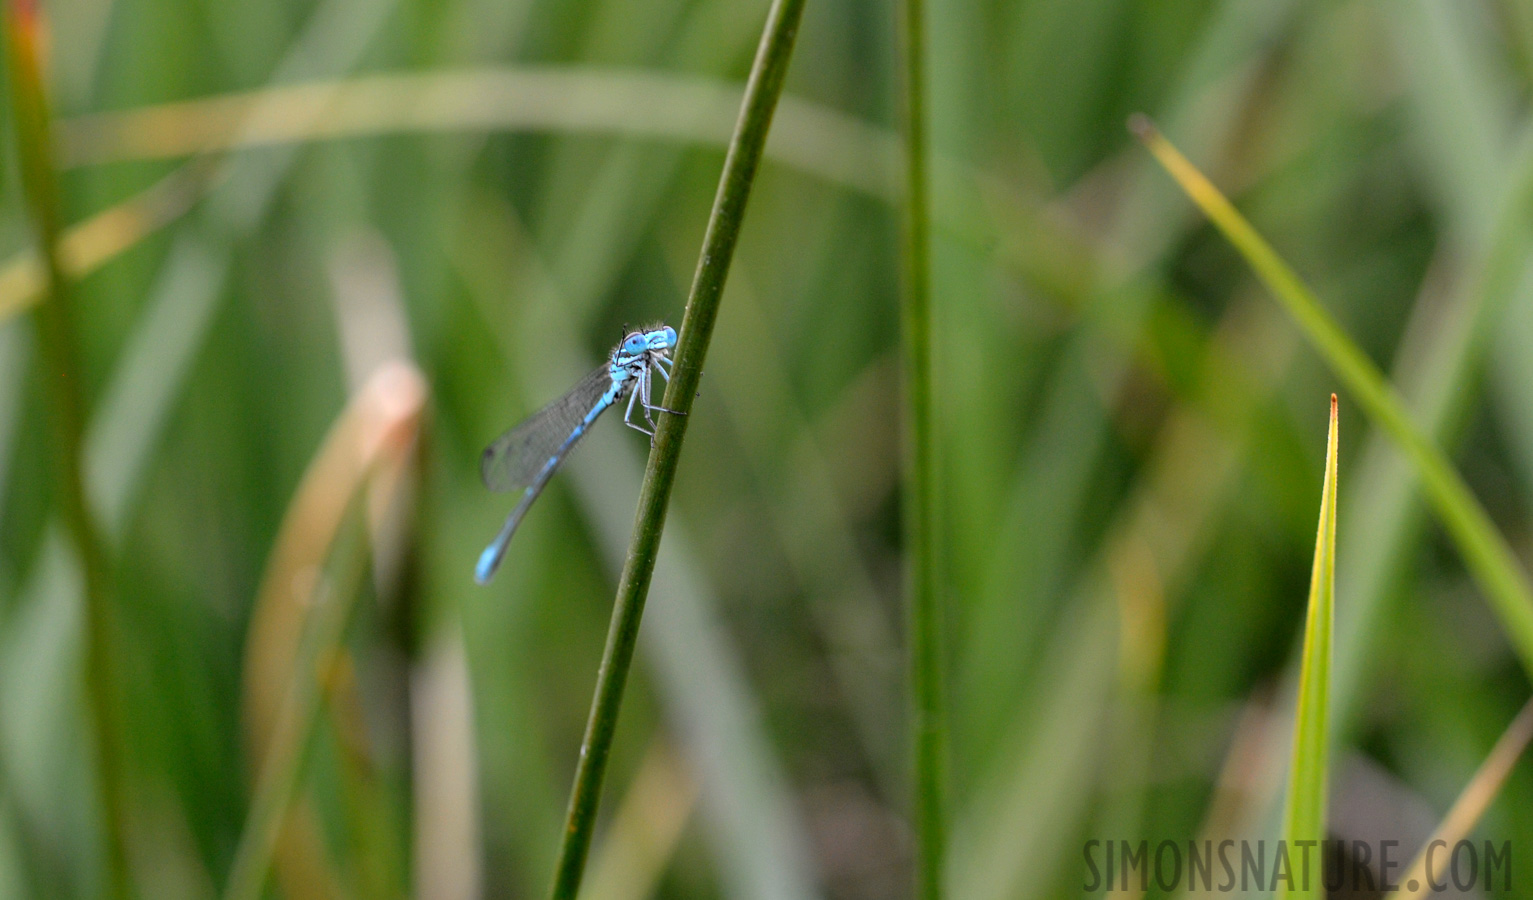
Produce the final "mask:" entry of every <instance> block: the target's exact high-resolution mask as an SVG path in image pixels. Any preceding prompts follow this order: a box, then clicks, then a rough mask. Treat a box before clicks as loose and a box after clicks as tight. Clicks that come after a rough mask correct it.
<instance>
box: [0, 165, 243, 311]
mask: <svg viewBox="0 0 1533 900" xmlns="http://www.w3.org/2000/svg"><path fill="white" fill-rule="evenodd" d="M211 162H212V161H211V160H209V159H200V160H194V161H192V162H189V163H187V164H186V165H184V166H182V167H181V168H179V169H176V170H175V171H174V172H171V173H170V174H169V175H166V176H165V177H164V178H162V179H160V180H159V181H157V182H155V183H154V184H152V185H150V186H149V187H147V188H145V189H144V190H142V191H140V192H139V193H137V194H134V195H133V196H132V197H129V198H128V199H126V200H124V201H122V202H121V203H118V204H116V205H115V206H110V207H108V208H106V209H104V210H102V211H101V212H99V213H97V214H95V215H94V216H91V217H90V218H89V219H86V220H85V221H83V222H81V223H79V224H78V225H75V226H73V227H71V228H68V229H65V231H64V234H63V235H62V236H61V237H60V239H59V262H60V263H61V264H62V265H63V268H64V274H65V275H67V276H69V277H70V278H72V279H80V278H84V277H85V276H86V275H89V274H90V273H92V272H94V271H96V269H98V268H100V267H101V266H102V265H103V264H104V263H106V262H107V261H109V260H111V259H112V258H113V257H115V256H117V255H118V254H119V253H122V252H123V251H124V250H127V249H128V248H130V247H132V246H133V245H135V244H137V243H138V242H139V241H141V240H143V239H144V238H146V237H148V236H149V235H151V234H153V233H154V232H156V231H158V230H160V229H161V228H164V227H165V226H166V225H169V224H170V223H171V222H174V221H175V220H176V219H179V218H180V217H181V216H183V215H185V214H186V212H187V211H188V210H190V209H191V208H192V205H193V204H194V203H196V202H197V200H198V199H200V198H201V197H202V196H203V195H204V194H205V193H206V192H207V190H208V189H209V188H210V187H211V186H212V185H213V183H214V182H215V181H216V179H215V178H214V176H213V171H214V166H213V165H212V164H211ZM43 283H44V276H43V268H42V261H41V260H39V259H38V257H37V251H36V250H30V249H29V250H23V251H22V252H20V253H17V254H16V255H15V256H12V257H11V258H10V259H8V260H6V261H5V262H4V263H3V264H0V322H4V321H5V320H6V319H9V318H10V317H11V316H14V315H16V314H18V313H21V312H23V311H25V310H26V309H27V308H28V307H30V306H31V305H32V304H33V303H35V302H37V298H38V297H39V296H41V294H42V290H43Z"/></svg>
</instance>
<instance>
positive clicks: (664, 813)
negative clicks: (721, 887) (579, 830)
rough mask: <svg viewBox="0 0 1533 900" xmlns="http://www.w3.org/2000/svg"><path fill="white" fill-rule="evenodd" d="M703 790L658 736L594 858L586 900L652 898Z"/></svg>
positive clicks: (585, 892) (669, 747)
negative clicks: (700, 790) (699, 793)
mask: <svg viewBox="0 0 1533 900" xmlns="http://www.w3.org/2000/svg"><path fill="white" fill-rule="evenodd" d="M700 787H701V786H700V785H699V784H698V782H697V778H696V777H695V776H694V775H693V774H692V772H691V771H689V770H688V768H687V766H686V764H685V762H684V761H683V760H682V759H680V758H679V757H678V756H677V755H676V751H675V750H674V749H673V748H672V747H671V746H670V744H669V743H668V742H667V741H666V740H665V738H664V737H658V738H656V739H655V740H654V741H653V742H652V743H651V744H650V745H649V750H648V751H647V752H646V753H645V754H644V762H643V763H642V764H641V765H640V767H639V771H638V774H636V775H635V776H634V779H633V784H632V786H631V787H629V789H628V793H627V794H625V795H624V796H623V801H622V802H621V803H619V804H618V807H617V812H616V813H615V814H614V815H613V817H612V824H611V825H609V826H608V827H607V834H606V836H605V837H604V838H603V839H602V841H601V843H600V844H599V845H598V846H597V848H596V850H595V852H594V853H592V855H591V867H590V874H589V875H588V876H587V877H586V884H585V887H583V888H581V891H580V896H581V898H582V900H645V898H647V897H651V896H653V895H654V891H655V887H656V886H657V885H658V884H659V882H660V876H661V875H664V874H665V868H666V866H667V865H668V864H669V863H670V861H671V857H672V856H673V855H674V854H675V852H676V846H677V844H679V843H680V842H681V836H682V833H683V831H684V830H685V829H686V825H687V822H689V821H691V819H692V812H693V810H694V808H695V807H696V806H697V795H698V791H699V789H700Z"/></svg>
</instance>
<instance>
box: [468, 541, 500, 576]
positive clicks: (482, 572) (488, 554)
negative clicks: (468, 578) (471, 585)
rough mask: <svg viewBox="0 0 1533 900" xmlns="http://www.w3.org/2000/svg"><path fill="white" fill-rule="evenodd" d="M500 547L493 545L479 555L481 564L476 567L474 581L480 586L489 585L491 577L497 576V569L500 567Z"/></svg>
mask: <svg viewBox="0 0 1533 900" xmlns="http://www.w3.org/2000/svg"><path fill="white" fill-rule="evenodd" d="M499 549H500V548H499V547H497V546H495V545H494V544H491V545H490V546H488V547H486V548H484V552H483V553H481V554H479V564H478V565H476V566H474V580H475V581H477V582H479V583H480V584H488V583H489V582H490V576H491V575H494V574H495V569H496V567H497V566H499V565H500V553H499V552H498V551H499Z"/></svg>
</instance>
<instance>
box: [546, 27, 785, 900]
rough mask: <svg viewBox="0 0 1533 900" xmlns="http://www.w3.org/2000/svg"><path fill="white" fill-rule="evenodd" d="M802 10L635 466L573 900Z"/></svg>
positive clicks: (573, 870) (703, 261) (781, 31)
mask: <svg viewBox="0 0 1533 900" xmlns="http://www.w3.org/2000/svg"><path fill="white" fill-rule="evenodd" d="M803 12H804V0H772V7H771V9H770V10H769V11H768V12H767V20H766V25H765V27H764V28H763V30H762V34H761V43H760V45H759V46H758V47H757V49H756V59H755V62H754V63H753V64H752V65H751V73H750V79H749V80H748V81H747V82H746V86H745V97H744V98H743V100H742V101H741V107H740V118H739V120H738V121H737V122H736V123H735V133H734V136H733V137H732V138H731V139H730V141H729V151H728V155H727V156H726V157H725V159H724V171H723V172H722V173H721V174H720V176H719V189H718V193H717V194H716V195H715V196H714V199H713V211H712V213H711V214H710V215H709V217H708V230H707V233H706V234H705V235H704V236H703V248H702V254H701V255H700V256H699V257H698V262H697V271H696V273H695V274H694V275H693V279H692V289H691V291H690V293H689V295H688V297H687V307H686V311H685V312H684V313H683V314H682V320H681V330H680V334H679V336H678V341H677V345H676V354H675V360H676V363H675V365H674V366H673V371H672V373H671V381H670V385H669V387H667V389H666V392H665V399H664V400H663V401H662V402H661V406H664V407H665V408H667V409H671V410H675V411H677V412H678V413H680V415H673V414H670V413H662V414H661V415H660V419H659V427H658V428H657V429H656V430H655V444H654V448H653V449H652V450H651V451H650V454H649V464H648V466H647V468H646V469H645V472H644V484H643V486H642V487H641V488H640V490H639V509H638V512H637V514H636V516H635V519H634V531H633V541H632V543H631V544H630V545H629V547H628V559H627V561H626V562H625V563H624V565H623V575H622V578H621V579H620V580H619V581H618V588H617V599H616V601H615V602H614V603H613V606H612V622H611V625H610V626H609V628H608V631H607V645H606V648H605V649H604V650H603V651H602V659H601V665H600V667H599V668H598V669H597V671H596V693H595V696H594V697H593V698H592V700H591V714H590V717H589V718H588V719H587V720H586V732H585V738H584V740H583V741H582V742H581V745H580V760H579V762H578V763H577V764H576V768H575V784H574V786H573V788H572V789H571V791H570V804H569V810H568V812H567V814H566V817H565V826H564V838H563V841H562V842H561V844H560V847H559V861H558V864H557V867H556V868H555V871H554V884H553V889H552V891H551V896H552V897H553V898H554V900H575V897H576V895H577V894H578V893H579V890H580V879H581V875H582V873H583V872H584V870H585V862H586V855H587V853H588V852H589V851H590V849H591V834H592V831H593V829H594V828H595V825H596V811H597V806H598V805H599V803H600V800H601V788H602V779H603V777H604V775H605V774H606V770H607V758H608V755H609V754H610V753H611V750H612V737H613V732H614V730H615V729H616V727H617V716H618V710H619V708H620V707H621V706H622V702H623V688H624V685H625V684H626V683H627V680H628V669H629V666H630V665H631V664H632V662H633V651H634V645H635V642H636V641H637V640H638V636H639V621H640V619H641V618H642V616H643V615H644V601H645V599H646V598H647V595H648V593H649V581H650V576H651V575H653V574H654V571H655V557H656V556H657V555H658V553H659V550H660V535H661V532H662V531H663V530H664V528H665V514H666V508H667V505H668V504H669V502H670V496H671V486H672V484H673V483H674V482H675V480H676V466H677V463H678V461H679V460H680V458H681V442H682V439H683V438H684V437H685V436H686V430H687V418H688V417H687V415H686V413H687V412H689V411H690V410H691V408H692V399H693V397H695V396H696V395H697V386H698V381H699V380H700V379H701V377H702V371H703V359H704V357H706V356H707V353H708V343H709V341H710V340H711V339H712V337H713V324H714V321H715V319H716V318H717V316H718V308H719V301H720V299H722V297H723V294H724V282H725V279H726V278H727V277H728V275H729V264H730V262H731V261H732V260H733V259H734V251H735V244H736V242H737V241H738V239H739V235H740V226H741V223H742V222H743V220H744V216H745V204H746V201H747V200H748V199H749V197H750V190H751V185H752V184H753V183H754V181H755V178H756V168H757V166H758V165H759V164H760V162H761V153H762V149H763V148H764V147H765V145H766V139H767V132H768V131H769V130H770V129H771V125H772V113H773V112H774V111H775V110H776V108H777V98H778V96H779V95H780V94H781V93H782V84H783V77H784V76H785V75H786V73H787V70H788V61H789V60H790V59H791V58H792V56H793V41H794V38H795V37H797V35H798V25H799V20H800V19H801V18H802V16H803Z"/></svg>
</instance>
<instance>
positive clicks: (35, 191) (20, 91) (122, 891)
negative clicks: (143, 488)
mask: <svg viewBox="0 0 1533 900" xmlns="http://www.w3.org/2000/svg"><path fill="white" fill-rule="evenodd" d="M5 29H6V35H7V38H8V43H7V47H6V50H7V56H8V57H9V62H10V80H11V101H12V106H13V111H14V113H15V116H16V139H17V145H18V151H19V152H18V156H19V157H20V160H21V176H22V177H21V182H22V186H23V189H24V191H25V194H26V201H27V207H28V212H29V213H30V214H31V218H32V225H33V229H34V230H35V232H36V238H37V242H38V245H39V247H40V254H41V256H42V261H43V272H44V275H45V285H46V287H45V289H44V290H45V293H44V297H43V302H42V303H40V304H39V305H38V307H37V311H36V319H37V335H38V341H37V347H38V356H39V358H40V362H41V364H42V365H43V367H44V371H46V372H47V373H49V375H50V376H51V377H48V378H45V379H44V381H45V382H46V383H47V384H48V385H49V389H50V390H51V396H50V398H49V400H50V405H51V406H52V410H51V413H52V414H51V416H50V419H51V423H52V426H53V431H54V434H53V439H54V448H53V449H54V457H55V459H56V460H57V463H56V466H55V469H54V471H55V476H56V478H57V482H58V485H57V489H58V501H57V502H58V503H59V505H60V507H61V508H62V513H63V518H64V523H65V526H66V527H67V529H68V531H69V534H70V537H71V538H72V540H73V542H74V545H75V552H76V554H77V555H78V558H79V564H80V567H81V569H82V570H83V574H84V585H85V691H86V696H87V701H88V704H89V709H90V718H91V728H92V730H93V732H94V734H93V735H92V737H93V740H94V746H93V747H92V752H93V755H94V760H93V761H94V763H95V766H96V773H95V775H96V782H97V790H98V798H99V802H100V804H101V816H102V819H103V823H102V824H103V830H104V837H105V840H106V877H107V885H108V890H109V891H110V894H111V896H114V897H120V898H126V897H128V896H129V895H130V893H131V883H130V877H129V873H128V859H127V835H126V833H125V814H124V809H123V805H124V802H125V797H124V784H123V777H124V776H123V768H122V761H121V759H120V757H119V755H118V747H120V746H121V742H120V740H119V738H118V723H117V721H116V712H115V710H116V707H117V702H116V700H115V698H114V696H113V695H114V691H113V687H112V685H113V675H112V668H113V665H112V647H111V632H112V626H111V619H112V610H111V603H112V599H111V586H110V577H111V576H110V571H109V567H108V562H107V554H106V549H105V545H104V543H103V542H102V538H101V530H100V526H99V523H98V522H97V520H96V515H95V513H94V511H93V510H92V509H91V507H90V503H89V501H88V500H87V498H86V486H85V465H84V452H83V451H84V445H85V397H84V394H83V393H82V379H83V374H84V373H83V370H82V368H81V366H80V360H79V356H78V351H77V336H76V334H75V326H74V318H73V310H72V309H71V308H70V306H71V298H70V282H69V279H68V277H67V276H66V274H65V269H64V262H63V260H62V259H61V256H60V237H61V235H62V232H63V206H62V201H61V199H60V197H59V186H58V180H57V173H56V172H55V170H54V149H53V137H52V128H51V121H50V113H49V110H48V98H47V93H46V89H45V87H44V84H43V66H42V59H41V57H42V54H43V53H44V48H43V44H44V41H45V37H44V32H45V29H46V24H45V22H44V21H43V18H42V11H41V10H40V9H38V7H37V5H36V4H35V3H34V2H30V0H12V2H11V3H9V4H7V6H6V17H5Z"/></svg>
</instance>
